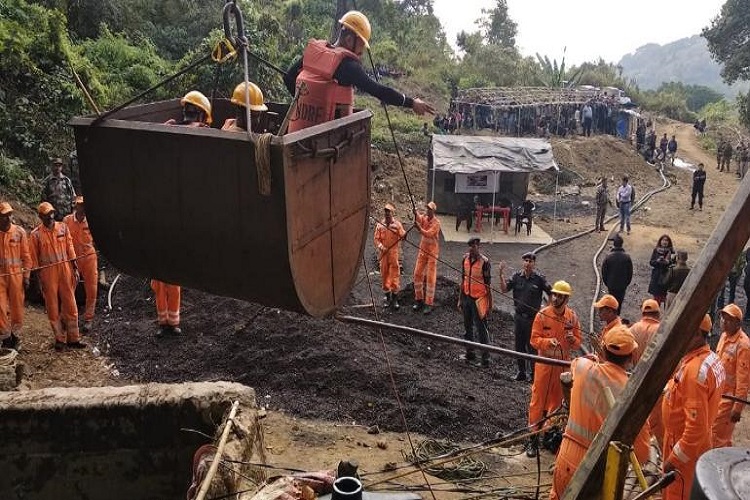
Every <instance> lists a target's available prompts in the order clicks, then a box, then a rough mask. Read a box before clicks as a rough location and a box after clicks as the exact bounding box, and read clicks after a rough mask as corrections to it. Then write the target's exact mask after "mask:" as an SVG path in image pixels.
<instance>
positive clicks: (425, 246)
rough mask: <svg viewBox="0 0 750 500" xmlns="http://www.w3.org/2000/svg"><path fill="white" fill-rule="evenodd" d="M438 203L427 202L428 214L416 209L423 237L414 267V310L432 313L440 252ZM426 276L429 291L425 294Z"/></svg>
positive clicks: (417, 221) (417, 222)
mask: <svg viewBox="0 0 750 500" xmlns="http://www.w3.org/2000/svg"><path fill="white" fill-rule="evenodd" d="M435 210H437V205H435V202H434V201H431V202H429V203H428V204H427V214H426V215H423V214H420V213H419V212H417V211H416V210H415V211H414V227H415V228H417V230H418V231H419V234H421V235H422V238H421V239H420V241H419V254H418V255H417V264H416V266H415V267H414V300H415V302H414V307H413V309H414V311H419V310H420V309H423V311H424V314H430V311H431V310H432V306H433V305H434V303H435V282H436V281H437V259H438V254H439V253H440V246H439V243H440V220H439V219H438V218H437V217H435ZM425 278H426V281H427V293H426V294H425Z"/></svg>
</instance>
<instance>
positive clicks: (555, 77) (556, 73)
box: [536, 53, 583, 89]
mask: <svg viewBox="0 0 750 500" xmlns="http://www.w3.org/2000/svg"><path fill="white" fill-rule="evenodd" d="M536 58H537V60H538V61H539V66H540V67H541V73H540V74H539V80H540V82H541V83H542V85H544V86H545V87H550V88H556V89H559V88H562V87H567V88H571V87H574V86H576V85H577V84H578V81H579V80H580V77H581V72H582V69H583V68H582V67H581V68H578V69H575V70H573V71H568V72H566V71H565V56H563V58H562V61H560V65H559V66H558V65H557V59H553V60H552V61H550V59H549V57H547V56H544V57H542V56H541V55H540V54H539V53H537V54H536Z"/></svg>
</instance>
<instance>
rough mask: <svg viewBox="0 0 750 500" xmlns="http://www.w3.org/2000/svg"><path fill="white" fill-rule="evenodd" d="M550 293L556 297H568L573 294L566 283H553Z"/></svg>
mask: <svg viewBox="0 0 750 500" xmlns="http://www.w3.org/2000/svg"><path fill="white" fill-rule="evenodd" d="M552 293H554V294H557V295H570V294H571V293H573V288H572V287H571V286H570V284H569V283H568V282H567V281H562V280H560V281H555V284H554V285H552Z"/></svg>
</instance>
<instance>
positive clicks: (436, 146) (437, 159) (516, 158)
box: [427, 135, 559, 214]
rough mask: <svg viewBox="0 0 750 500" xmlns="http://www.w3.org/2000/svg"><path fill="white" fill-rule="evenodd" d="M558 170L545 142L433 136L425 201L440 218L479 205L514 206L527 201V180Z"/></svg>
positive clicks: (495, 137)
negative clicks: (476, 199)
mask: <svg viewBox="0 0 750 500" xmlns="http://www.w3.org/2000/svg"><path fill="white" fill-rule="evenodd" d="M548 170H553V171H558V170H559V169H558V167H557V163H556V162H555V159H554V157H553V155H552V145H551V144H550V142H549V141H548V140H546V139H536V138H519V137H499V136H467V135H433V136H432V148H431V150H430V154H429V156H428V172H427V174H428V178H427V185H428V186H429V187H428V190H429V195H430V196H429V198H431V199H432V200H434V201H435V203H437V206H438V211H439V212H441V213H449V214H455V213H458V212H459V211H460V210H462V209H466V207H473V199H474V196H479V200H480V202H481V203H482V204H483V205H493V206H497V205H500V206H508V207H510V206H517V205H519V204H520V203H521V202H523V200H525V199H526V196H527V194H528V189H529V175H530V174H531V173H534V172H543V171H548Z"/></svg>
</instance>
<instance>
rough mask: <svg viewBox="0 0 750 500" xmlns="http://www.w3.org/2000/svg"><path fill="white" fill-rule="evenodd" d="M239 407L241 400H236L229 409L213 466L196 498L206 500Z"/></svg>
mask: <svg viewBox="0 0 750 500" xmlns="http://www.w3.org/2000/svg"><path fill="white" fill-rule="evenodd" d="M239 407H240V402H239V401H235V402H234V403H232V409H231V410H230V411H229V416H228V417H227V421H226V423H225V424H224V431H222V433H221V439H219V446H218V447H217V448H216V455H214V460H213V462H211V467H210V468H209V469H208V474H206V477H205V478H204V479H203V483H202V484H201V489H200V490H198V495H197V496H196V497H195V500H204V499H205V497H206V493H208V488H209V487H210V486H211V481H213V479H214V476H215V475H216V471H217V469H218V468H219V463H220V462H221V457H222V455H223V454H224V448H225V447H226V445H227V439H228V438H229V431H230V430H232V425H234V417H235V416H236V415H237V409H238V408H239Z"/></svg>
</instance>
